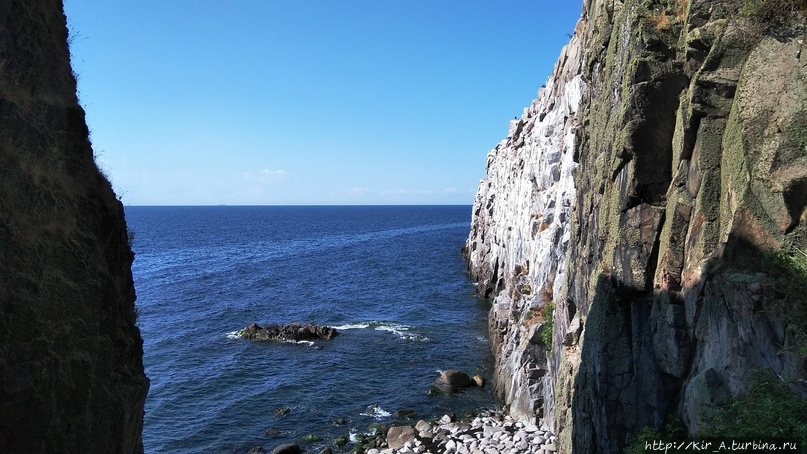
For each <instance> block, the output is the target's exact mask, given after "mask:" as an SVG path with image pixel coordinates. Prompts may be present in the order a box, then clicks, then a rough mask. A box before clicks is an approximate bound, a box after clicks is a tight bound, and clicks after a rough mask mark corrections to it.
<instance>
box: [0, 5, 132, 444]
mask: <svg viewBox="0 0 807 454" xmlns="http://www.w3.org/2000/svg"><path fill="white" fill-rule="evenodd" d="M0 125H1V126H0V446H2V450H3V452H76V453H78V452H98V453H101V452H104V453H136V452H142V451H143V447H142V442H141V436H140V434H141V429H142V424H143V405H144V402H145V397H146V392H147V390H148V380H147V379H146V377H145V374H144V372H143V363H142V357H143V350H142V340H141V338H140V333H139V330H138V329H137V327H136V326H135V321H136V320H135V318H136V315H135V310H134V299H135V293H134V287H133V283H132V274H131V263H132V259H133V255H132V252H131V250H130V248H129V244H128V238H127V230H126V224H125V222H124V217H123V209H122V206H121V204H120V202H119V201H118V200H117V199H116V197H115V194H114V193H113V191H112V189H111V187H110V185H109V183H108V182H107V181H106V179H105V178H104V177H103V176H102V175H101V174H100V172H99V171H98V169H97V168H96V165H95V163H94V160H93V152H92V148H91V145H90V142H89V139H88V130H87V126H86V124H85V119H84V111H83V110H82V108H81V107H80V106H79V104H78V100H77V98H76V81H75V78H74V77H73V74H72V71H71V68H70V58H69V50H68V46H67V28H66V26H65V17H64V13H63V10H62V4H61V2H59V1H56V0H24V1H22V0H20V1H11V0H4V1H0Z"/></svg>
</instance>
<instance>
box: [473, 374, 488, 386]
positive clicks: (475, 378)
mask: <svg viewBox="0 0 807 454" xmlns="http://www.w3.org/2000/svg"><path fill="white" fill-rule="evenodd" d="M471 379H472V380H473V381H474V384H475V385H476V386H479V387H480V388H481V387H483V386H485V378H484V377H482V376H481V375H474V376H473V377H472V378H471Z"/></svg>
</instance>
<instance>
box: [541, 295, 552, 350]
mask: <svg viewBox="0 0 807 454" xmlns="http://www.w3.org/2000/svg"><path fill="white" fill-rule="evenodd" d="M554 310H555V305H554V304H552V303H547V304H546V306H544V324H543V326H541V341H542V342H543V343H544V347H545V348H546V349H547V350H549V349H550V348H552V313H553V312H554Z"/></svg>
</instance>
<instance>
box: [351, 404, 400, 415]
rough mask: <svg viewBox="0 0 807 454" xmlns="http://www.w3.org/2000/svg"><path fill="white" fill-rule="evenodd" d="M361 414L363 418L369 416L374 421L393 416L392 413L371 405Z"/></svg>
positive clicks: (376, 405)
mask: <svg viewBox="0 0 807 454" xmlns="http://www.w3.org/2000/svg"><path fill="white" fill-rule="evenodd" d="M359 414H360V415H362V416H369V417H371V418H374V419H384V418H389V417H390V416H392V413H390V412H388V411H387V410H384V409H383V408H381V407H380V406H379V405H378V404H373V405H370V406H369V407H367V408H365V409H364V411H363V412H361V413H359Z"/></svg>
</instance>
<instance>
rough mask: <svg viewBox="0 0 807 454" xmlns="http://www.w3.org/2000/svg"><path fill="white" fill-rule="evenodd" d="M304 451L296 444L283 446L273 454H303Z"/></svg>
mask: <svg viewBox="0 0 807 454" xmlns="http://www.w3.org/2000/svg"><path fill="white" fill-rule="evenodd" d="M302 452H303V450H302V449H300V446H299V445H296V444H294V443H288V444H283V445H280V446H278V447H276V448H275V449H273V450H272V454H302Z"/></svg>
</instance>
